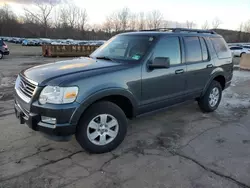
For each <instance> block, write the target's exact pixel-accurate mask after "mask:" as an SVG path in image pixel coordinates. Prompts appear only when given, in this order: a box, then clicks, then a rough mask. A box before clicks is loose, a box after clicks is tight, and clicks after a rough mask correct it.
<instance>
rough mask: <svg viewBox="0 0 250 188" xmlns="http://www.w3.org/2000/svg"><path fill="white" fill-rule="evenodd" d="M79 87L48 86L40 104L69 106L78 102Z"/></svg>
mask: <svg viewBox="0 0 250 188" xmlns="http://www.w3.org/2000/svg"><path fill="white" fill-rule="evenodd" d="M77 94H78V87H58V86H46V87H45V88H44V89H43V90H42V92H41V94H40V97H39V103H41V104H46V103H51V104H67V103H72V102H74V101H75V100H76V97H77Z"/></svg>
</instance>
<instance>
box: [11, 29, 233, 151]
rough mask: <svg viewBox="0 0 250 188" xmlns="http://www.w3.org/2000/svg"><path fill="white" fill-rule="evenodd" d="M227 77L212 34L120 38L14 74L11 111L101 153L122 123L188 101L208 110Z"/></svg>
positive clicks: (121, 133) (116, 140) (224, 51)
mask: <svg viewBox="0 0 250 188" xmlns="http://www.w3.org/2000/svg"><path fill="white" fill-rule="evenodd" d="M232 75H233V64H232V57H231V52H230V50H229V49H228V47H227V44H226V43H225V41H224V39H223V38H222V37H221V36H220V35H218V34H216V33H215V32H213V31H204V30H188V29H158V30H155V31H140V32H131V33H123V34H119V35H117V36H115V37H113V38H112V39H110V40H109V41H108V42H106V43H105V44H104V45H103V46H101V47H100V48H98V49H97V50H96V51H95V52H94V53H92V54H91V56H90V57H86V58H79V59H73V60H70V61H61V62H56V63H50V64H45V65H40V66H36V67H33V68H29V69H27V70H24V71H22V72H21V73H20V74H19V76H18V78H17V80H16V85H15V111H16V115H17V117H18V119H19V120H20V123H22V124H23V123H27V124H28V126H29V127H30V128H32V129H33V130H36V131H40V132H43V133H46V135H50V136H51V137H52V138H54V139H57V138H63V139H64V138H66V137H68V136H70V135H74V134H75V136H76V139H77V141H78V142H79V144H80V145H81V146H82V147H83V148H84V149H86V150H87V151H89V152H93V153H103V152H108V151H111V150H113V149H114V148H116V147H117V146H118V145H119V144H120V143H121V142H122V141H123V139H124V137H125V135H126V132H127V119H128V118H129V119H131V118H133V117H136V116H138V115H141V114H144V113H147V112H151V111H154V110H157V109H160V108H164V107H168V106H171V105H174V104H177V103H181V102H183V101H186V100H192V99H196V100H197V101H198V104H199V106H200V108H201V110H202V111H204V112H212V111H214V110H216V109H217V107H218V105H219V103H220V101H221V96H222V91H223V90H224V89H225V88H227V87H228V86H229V85H230V83H231V79H232Z"/></svg>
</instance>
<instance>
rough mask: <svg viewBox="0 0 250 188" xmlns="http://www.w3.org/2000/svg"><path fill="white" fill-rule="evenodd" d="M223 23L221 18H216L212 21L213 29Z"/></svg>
mask: <svg viewBox="0 0 250 188" xmlns="http://www.w3.org/2000/svg"><path fill="white" fill-rule="evenodd" d="M221 24H222V21H221V20H220V19H219V18H217V17H216V18H214V20H213V22H212V26H213V29H218V28H219V26H220V25H221Z"/></svg>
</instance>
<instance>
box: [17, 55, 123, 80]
mask: <svg viewBox="0 0 250 188" xmlns="http://www.w3.org/2000/svg"><path fill="white" fill-rule="evenodd" d="M115 66H117V67H119V66H122V64H121V63H116V62H111V61H106V60H96V59H91V58H79V59H73V60H67V61H59V62H55V63H49V64H44V65H39V66H35V67H31V68H29V69H27V70H24V71H22V72H21V74H22V75H24V76H25V77H27V78H29V79H31V80H33V81H35V82H37V83H39V84H41V83H44V82H46V81H49V80H52V79H54V78H58V77H62V76H66V75H70V74H74V73H80V72H86V71H91V70H96V69H107V68H109V67H113V68H114V67H115Z"/></svg>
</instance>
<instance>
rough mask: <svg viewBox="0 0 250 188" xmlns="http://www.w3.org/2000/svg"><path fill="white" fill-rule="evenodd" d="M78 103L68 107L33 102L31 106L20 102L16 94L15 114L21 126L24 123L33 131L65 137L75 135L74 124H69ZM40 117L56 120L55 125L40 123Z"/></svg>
mask: <svg viewBox="0 0 250 188" xmlns="http://www.w3.org/2000/svg"><path fill="white" fill-rule="evenodd" d="M78 106H79V104H78V103H73V104H69V105H51V104H48V105H39V104H38V102H33V103H32V104H31V105H30V104H27V103H25V102H24V101H22V99H20V98H19V96H18V95H17V94H16V97H15V113H16V117H17V118H18V119H19V122H20V123H21V124H24V123H26V124H27V125H28V127H30V128H31V129H32V130H34V131H39V132H42V133H45V134H46V135H49V136H50V137H51V139H53V136H54V137H65V136H70V135H73V134H75V131H76V123H73V122H71V119H72V117H73V115H74V112H75V111H76V109H77V108H78ZM41 116H46V117H53V118H56V123H55V124H49V123H45V122H42V120H41Z"/></svg>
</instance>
